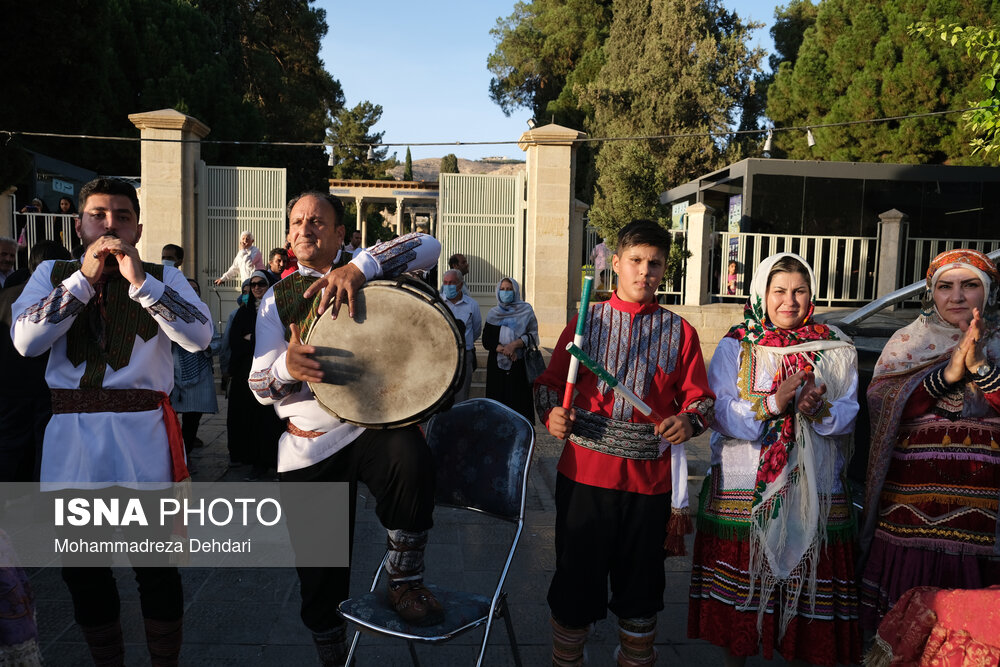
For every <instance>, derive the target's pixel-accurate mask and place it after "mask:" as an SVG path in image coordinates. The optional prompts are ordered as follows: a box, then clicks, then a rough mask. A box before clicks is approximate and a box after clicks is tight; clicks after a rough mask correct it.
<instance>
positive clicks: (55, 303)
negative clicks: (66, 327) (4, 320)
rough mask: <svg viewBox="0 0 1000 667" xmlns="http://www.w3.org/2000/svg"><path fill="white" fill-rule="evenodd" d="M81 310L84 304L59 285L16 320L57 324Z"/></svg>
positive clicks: (63, 286)
mask: <svg viewBox="0 0 1000 667" xmlns="http://www.w3.org/2000/svg"><path fill="white" fill-rule="evenodd" d="M83 308H84V303H83V302H82V301H80V300H79V299H78V298H76V297H75V296H74V295H73V293H72V292H70V291H69V290H68V289H66V286H65V285H63V284H61V283H60V284H59V285H57V286H56V287H55V288H54V289H53V290H52V291H51V292H49V295H48V296H47V297H45V298H44V299H42V300H41V301H39V302H38V303H36V304H34V305H33V306H30V307H28V308H27V309H26V310H25V311H24V312H23V313H21V314H20V315H19V316H18V318H17V319H19V320H22V319H23V320H26V321H28V322H31V323H33V324H37V323H39V322H47V323H49V324H59V323H60V322H62V321H63V320H65V319H66V318H67V317H74V316H75V315H77V314H78V313H79V312H80V311H82V310H83Z"/></svg>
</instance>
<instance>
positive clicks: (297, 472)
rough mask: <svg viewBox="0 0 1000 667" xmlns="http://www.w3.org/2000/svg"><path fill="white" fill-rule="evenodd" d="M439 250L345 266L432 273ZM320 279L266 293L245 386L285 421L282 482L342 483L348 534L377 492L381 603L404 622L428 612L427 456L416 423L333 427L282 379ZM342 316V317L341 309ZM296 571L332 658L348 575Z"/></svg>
mask: <svg viewBox="0 0 1000 667" xmlns="http://www.w3.org/2000/svg"><path fill="white" fill-rule="evenodd" d="M440 250H441V246H440V244H439V243H438V242H437V240H436V239H434V238H433V237H431V236H427V235H425V234H407V235H405V236H400V237H399V238H396V239H393V240H392V241H387V242H385V243H380V244H378V245H375V246H373V247H372V248H369V249H363V250H359V251H358V252H357V253H356V255H355V257H354V258H353V259H351V260H350V263H351V264H354V265H355V266H356V267H357V268H359V269H360V270H361V271H362V272H363V273H364V275H365V279H366V280H371V279H374V278H379V277H386V278H389V277H393V276H396V275H399V274H400V273H403V272H405V271H412V270H421V269H427V268H430V267H431V266H433V265H434V264H435V263H436V262H437V259H438V255H439V253H440ZM347 259H350V256H349V255H348V254H347V253H344V252H341V253H340V255H338V258H337V259H336V260H335V261H334V266H333V267H332V268H336V267H337V266H338V264H340V263H341V262H343V263H344V264H346V263H347V262H346V261H345V260H347ZM320 277H321V274H320V273H319V272H317V271H313V270H312V269H309V268H307V267H305V266H303V265H301V264H300V265H299V268H298V272H297V273H294V274H292V275H290V276H288V277H286V278H284V279H283V280H281V282H279V283H277V284H276V285H274V286H273V287H272V288H271V289H270V290H269V291H268V292H267V294H265V295H264V299H263V302H262V303H261V306H260V310H259V312H258V314H257V331H256V348H255V352H254V360H253V366H252V368H251V372H250V379H249V384H250V388H251V389H252V390H253V392H254V394H255V396H256V398H257V400H258V401H260V402H261V403H263V404H265V405H274V407H275V410H277V412H278V415H279V416H280V417H282V418H283V419H287V420H288V425H287V432H285V433H283V434H282V436H281V439H280V441H279V443H278V472H279V473H280V476H281V481H282V483H283V484H285V483H288V482H297V481H300V482H347V483H349V484H350V485H351V487H350V488H351V492H350V503H351V506H350V514H349V519H350V523H351V534H352V535H353V526H354V509H355V502H356V497H357V493H356V491H357V483H358V481H362V482H364V483H365V484H366V485H367V486H368V488H369V490H370V491H371V492H372V495H374V496H375V499H376V514H377V515H378V517H379V520H380V521H381V522H382V524H383V526H385V528H386V529H387V533H388V541H389V546H390V554H389V559H388V561H387V562H386V571H387V573H388V575H389V597H390V600H391V601H392V604H393V606H394V608H395V609H396V611H397V612H398V613H399V614H400V616H401V617H402V618H403V620H404V621H406V622H409V621H407V616H406V614H407V609H415V608H419V607H421V606H426V607H428V608H429V607H430V605H429V603H428V596H427V594H426V591H427V589H426V588H424V587H423V584H422V581H423V564H424V559H423V555H424V554H423V552H424V547H425V545H426V543H427V535H428V530H429V529H430V527H431V524H432V523H433V519H432V514H433V510H434V490H433V489H434V464H433V457H432V455H431V452H430V448H429V447H428V446H427V443H426V442H425V441H424V438H423V435H422V434H421V433H420V430H419V429H418V428H417V427H416V426H415V425H414V426H407V427H403V428H394V429H384V430H383V429H364V428H362V427H360V426H354V425H351V424H348V423H344V422H341V421H340V420H339V419H337V418H335V417H333V416H332V415H331V414H330V413H329V412H327V411H326V410H324V409H323V408H322V407H320V405H319V403H318V402H317V401H316V399H315V397H314V396H313V395H312V392H311V391H310V390H309V386H308V385H307V384H306V383H303V382H300V381H298V380H296V379H294V378H293V377H292V376H291V375H290V374H289V372H288V367H287V366H286V363H285V358H286V354H287V350H288V336H289V325H291V324H298V326H299V328H300V330H301V331H303V332H305V331H308V330H309V327H310V325H311V324H312V322H313V321H315V319H316V317H317V315H316V311H317V308H318V306H319V303H320V300H321V298H322V296H321V293H317V294H316V295H315V297H314V298H313V299H311V300H306V299H304V298H302V294H303V292H305V290H306V289H307V288H308V287H309V286H310V285H312V284H313V283H314V282H315V281H316V280H318V279H319V278H320ZM323 316H324V317H328V316H329V315H326V314H324V315H323ZM340 317H348V315H347V312H346V308H345V309H344V310H342V311H341V313H340ZM399 324H400V326H405V325H406V324H407V323H406V322H402V321H401V322H400V323H399ZM377 334H378V332H374V335H377ZM294 486H295V485H294V484H289V485H288V487H287V488H288V491H284V492H283V494H284V493H295V492H296V490H295V489H294ZM315 529H316V528H315V525H314V524H313V523H312V522H311V519H310V518H309V517H299V516H298V515H297V514H296V513H294V512H291V511H290V512H289V514H288V532H289V536H290V538H291V541H292V545H293V547H294V548H295V549H296V550H298V549H299V548H300V544H301V541H302V538H303V536H307V535H309V534H311V533H312V532H314V531H315ZM298 575H299V582H300V592H301V595H302V608H301V617H302V620H303V622H304V623H305V625H306V627H308V628H309V629H310V630H311V631H312V632H313V639H314V641H315V643H316V646H317V648H318V650H319V651H320V654H321V656H323V655H328V654H331V655H332V653H330V652H331V651H332V652H333V653H337V655H339V651H340V650H341V649H343V647H344V638H345V630H346V625H345V624H344V621H343V619H342V618H341V617H340V616H339V615H338V613H337V604H338V603H339V602H340V601H342V600H345V599H347V597H348V596H349V594H350V569H349V568H323V567H312V568H298ZM394 596H395V598H394ZM431 599H433V597H432V596H431ZM397 600H398V602H397ZM434 604H437V602H436V601H435V602H434ZM438 609H440V605H438ZM331 647H339V648H337V649H336V650H334V649H332V648H331Z"/></svg>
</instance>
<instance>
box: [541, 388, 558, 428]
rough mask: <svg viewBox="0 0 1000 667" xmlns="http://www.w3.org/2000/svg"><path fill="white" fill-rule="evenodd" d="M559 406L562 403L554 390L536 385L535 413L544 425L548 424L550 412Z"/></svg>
mask: <svg viewBox="0 0 1000 667" xmlns="http://www.w3.org/2000/svg"><path fill="white" fill-rule="evenodd" d="M557 405H561V403H560V402H559V394H558V393H556V391H555V390H554V389H552V388H551V387H549V386H547V385H544V384H538V385H535V411H536V412H538V416H539V418H540V419H541V421H542V423H543V424H545V423H547V422H548V417H549V414H548V413H549V411H550V410H552V408H554V407H556V406H557Z"/></svg>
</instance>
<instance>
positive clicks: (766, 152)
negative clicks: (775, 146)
mask: <svg viewBox="0 0 1000 667" xmlns="http://www.w3.org/2000/svg"><path fill="white" fill-rule="evenodd" d="M773 134H774V133H773V132H772V131H771V130H768V131H767V139H765V140H764V155H766V156H767V157H771V137H772V135H773Z"/></svg>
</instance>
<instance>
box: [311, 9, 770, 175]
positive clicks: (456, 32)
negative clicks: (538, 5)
mask: <svg viewBox="0 0 1000 667" xmlns="http://www.w3.org/2000/svg"><path fill="white" fill-rule="evenodd" d="M514 4H515V3H514V1H513V0H460V1H458V0H429V1H427V2H412V1H408V2H403V1H401V0H372V1H371V2H369V3H359V2H344V1H343V0H340V1H339V2H337V1H334V0H319V1H318V2H316V3H315V6H316V7H321V8H323V9H325V10H326V21H327V24H328V25H329V26H330V30H329V32H328V33H327V36H326V38H325V39H324V40H323V45H322V49H321V50H320V57H321V58H322V59H323V62H324V63H325V65H326V69H327V71H329V72H330V73H331V74H332V75H333V77H334V78H335V79H337V80H339V81H340V84H341V86H343V89H344V96H345V98H346V101H347V105H348V106H349V107H353V106H354V105H356V104H358V103H359V102H361V101H363V100H370V101H371V102H374V103H376V104H381V105H382V109H383V113H382V120H381V122H379V124H378V125H376V126H375V129H376V130H379V131H384V132H385V137H384V138H383V141H385V142H386V143H403V142H411V143H417V142H455V141H512V142H516V141H517V139H518V138H519V137H520V136H521V134H522V133H523V132H524V131H525V130H527V129H528V126H527V120H528V118H530V117H531V113H530V112H529V111H528V110H527V109H518V110H515V111H514V113H512V114H511V116H510V117H507V116H504V114H503V112H502V111H501V110H500V107H499V106H497V105H496V104H494V103H493V102H492V101H491V100H490V97H489V83H490V73H489V71H488V70H487V69H486V58H487V57H488V56H489V54H490V53H491V52H492V51H493V48H494V42H493V38H492V36H491V35H490V29H491V28H493V27H494V26H495V25H496V20H497V19H498V18H500V17H506V16H509V15H510V14H511V12H512V11H513V7H514ZM723 4H724V5H725V6H726V7H729V8H730V9H733V10H735V11H736V12H737V13H738V14H739V15H740V16H741V17H743V18H745V19H746V18H750V19H753V20H755V21H758V22H762V23H766V24H767V27H765V28H763V29H760V30H758V31H756V33H755V37H754V45H759V46H762V47H764V48H765V49H767V50H768V51H770V49H771V38H770V35H769V34H768V29H769V27H770V24H771V22H772V21H773V16H774V7H775V4H773V0H723ZM765 62H766V61H765ZM392 151H397V153H398V155H397V157H398V158H399V159H400V160H402V159H403V157H404V156H405V155H406V146H400V147H395V148H391V149H390V152H392ZM446 153H455V154H456V155H457V156H458V157H461V158H468V159H478V158H481V157H484V156H490V155H499V156H505V157H511V158H515V159H519V160H520V159H524V153H523V152H522V151H521V150H520V149H519V148H517V146H516V144H508V145H498V146H428V147H424V146H412V147H411V154H412V156H413V159H415V160H416V159H420V158H427V157H440V156H442V155H445V154H446Z"/></svg>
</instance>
